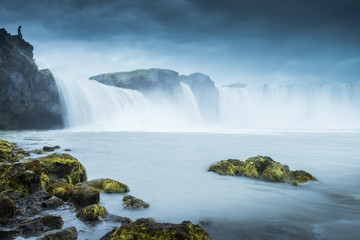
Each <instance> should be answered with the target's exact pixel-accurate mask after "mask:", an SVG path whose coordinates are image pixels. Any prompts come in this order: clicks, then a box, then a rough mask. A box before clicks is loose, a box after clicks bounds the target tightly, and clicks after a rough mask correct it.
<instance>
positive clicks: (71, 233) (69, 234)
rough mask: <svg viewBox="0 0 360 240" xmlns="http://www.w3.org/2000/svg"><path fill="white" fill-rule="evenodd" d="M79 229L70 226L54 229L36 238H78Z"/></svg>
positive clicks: (47, 239)
mask: <svg viewBox="0 0 360 240" xmlns="http://www.w3.org/2000/svg"><path fill="white" fill-rule="evenodd" d="M77 236H78V231H77V230H76V228H75V227H69V228H64V229H59V230H52V231H48V232H46V233H44V234H43V235H41V236H40V237H38V238H37V239H36V240H76V239H77Z"/></svg>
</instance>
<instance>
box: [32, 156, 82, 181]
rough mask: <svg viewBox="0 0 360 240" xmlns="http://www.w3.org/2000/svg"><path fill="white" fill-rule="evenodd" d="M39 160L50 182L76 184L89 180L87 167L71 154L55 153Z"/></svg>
mask: <svg viewBox="0 0 360 240" xmlns="http://www.w3.org/2000/svg"><path fill="white" fill-rule="evenodd" d="M39 160H40V163H41V166H42V167H43V169H44V170H45V171H46V173H47V175H48V177H49V181H50V183H55V182H66V183H70V184H76V183H79V182H83V181H86V180H87V174H86V170H85V167H84V166H83V165H82V164H81V163H80V162H79V160H77V159H76V158H74V157H73V156H71V155H70V154H65V153H64V154H61V153H53V154H50V155H48V156H45V157H41V158H39Z"/></svg>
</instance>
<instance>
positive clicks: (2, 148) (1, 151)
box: [0, 139, 15, 161]
mask: <svg viewBox="0 0 360 240" xmlns="http://www.w3.org/2000/svg"><path fill="white" fill-rule="evenodd" d="M14 150H15V144H12V143H9V142H8V141H5V140H1V139H0V160H3V161H10V159H12V158H13V157H14Z"/></svg>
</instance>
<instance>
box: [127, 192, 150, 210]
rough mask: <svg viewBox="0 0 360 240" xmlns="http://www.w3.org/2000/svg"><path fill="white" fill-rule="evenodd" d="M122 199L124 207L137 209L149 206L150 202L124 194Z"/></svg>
mask: <svg viewBox="0 0 360 240" xmlns="http://www.w3.org/2000/svg"><path fill="white" fill-rule="evenodd" d="M122 200H123V203H124V205H125V207H126V208H132V209H139V208H148V207H150V204H148V203H147V202H144V201H143V200H141V199H139V198H136V197H133V196H131V195H125V196H124V197H123V199H122Z"/></svg>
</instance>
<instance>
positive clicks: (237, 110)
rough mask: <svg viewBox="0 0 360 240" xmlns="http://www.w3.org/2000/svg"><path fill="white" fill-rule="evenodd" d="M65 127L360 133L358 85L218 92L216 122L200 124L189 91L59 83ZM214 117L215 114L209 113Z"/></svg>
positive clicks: (85, 82)
mask: <svg viewBox="0 0 360 240" xmlns="http://www.w3.org/2000/svg"><path fill="white" fill-rule="evenodd" d="M57 84H58V87H59V89H60V92H61V95H62V98H63V101H64V106H65V108H66V109H65V112H66V124H67V127H69V128H75V129H83V130H108V131H117V130H124V131H199V130H200V131H222V130H221V129H226V131H228V130H229V129H231V130H234V129H260V130H263V129H266V130H311V131H312V130H334V129H335V130H350V129H360V82H358V83H339V82H338V83H331V84H303V85H300V84H297V85H275V84H274V85H257V86H247V87H243V88H229V87H222V88H219V89H218V91H219V111H218V113H219V118H218V119H219V120H218V122H215V123H213V122H212V123H211V124H209V123H207V119H201V114H200V111H199V105H198V104H197V101H196V98H195V97H194V95H193V93H192V91H191V89H190V87H189V86H188V85H186V84H184V83H180V90H179V91H177V92H176V93H175V95H174V96H172V97H169V96H166V95H165V94H162V93H156V94H150V95H146V96H144V95H143V94H141V93H140V92H138V91H134V90H129V89H121V88H116V87H111V86H106V85H103V84H101V83H98V82H96V81H91V80H87V79H73V78H69V77H67V78H59V79H57ZM214 112H217V111H214Z"/></svg>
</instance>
